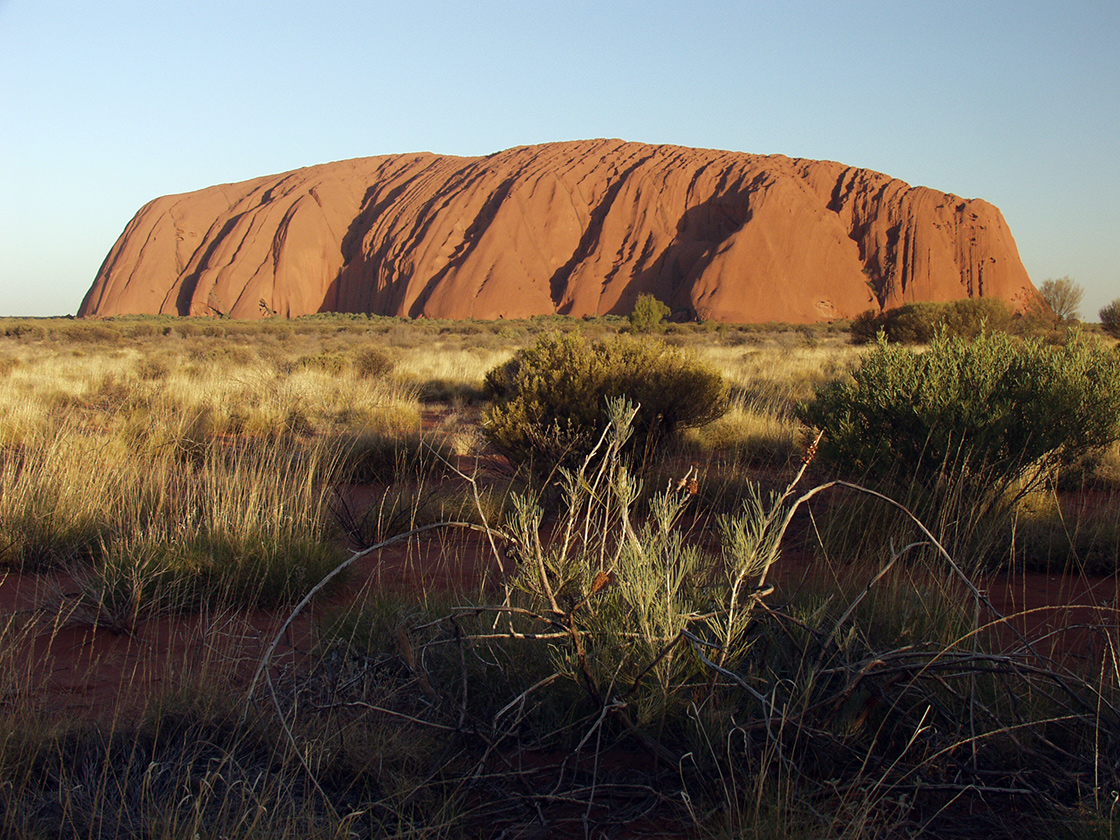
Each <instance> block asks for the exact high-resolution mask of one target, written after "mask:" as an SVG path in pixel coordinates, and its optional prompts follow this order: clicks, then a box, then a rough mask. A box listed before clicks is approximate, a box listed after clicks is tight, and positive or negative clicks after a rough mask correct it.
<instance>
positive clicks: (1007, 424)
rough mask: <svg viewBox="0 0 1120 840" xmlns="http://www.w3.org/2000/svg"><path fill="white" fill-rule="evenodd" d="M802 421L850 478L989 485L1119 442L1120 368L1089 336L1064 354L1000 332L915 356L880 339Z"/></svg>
mask: <svg viewBox="0 0 1120 840" xmlns="http://www.w3.org/2000/svg"><path fill="white" fill-rule="evenodd" d="M800 415H801V418H802V419H803V420H804V421H805V422H807V423H809V424H811V425H813V426H816V427H817V428H820V429H823V430H824V433H825V434H824V440H823V442H822V444H821V454H822V456H823V457H824V458H826V459H827V460H829V461H831V462H832V463H833V464H834V465H835V466H836V467H837V469H839V470H840V471H841V472H843V473H846V474H849V475H853V474H854V475H861V474H884V473H887V472H894V471H898V472H900V473H902V474H904V475H908V476H912V477H914V478H915V479H920V478H921V477H922V476H926V477H934V476H938V475H943V474H944V472H945V471H946V470H947V469H948V470H952V471H953V473H954V474H956V475H959V476H962V477H968V476H972V477H974V478H975V479H976V480H977V481H982V482H985V483H987V484H993V483H999V482H1004V483H1008V482H1011V481H1016V480H1018V479H1020V478H1023V477H1024V476H1026V475H1027V474H1028V473H1029V472H1031V471H1032V469H1035V468H1045V467H1048V466H1052V465H1057V464H1061V463H1068V462H1070V461H1072V460H1073V459H1075V458H1078V457H1080V456H1082V455H1084V454H1085V453H1087V452H1090V451H1092V450H1094V449H1098V448H1100V447H1104V446H1108V445H1109V444H1110V443H1111V442H1112V441H1114V440H1116V438H1117V437H1118V436H1120V358H1117V356H1116V354H1114V353H1110V352H1108V351H1107V350H1105V349H1104V348H1103V347H1102V346H1101V345H1100V344H1099V343H1095V342H1091V341H1089V340H1088V339H1086V338H1085V337H1083V336H1081V335H1080V334H1073V335H1071V337H1070V339H1069V341H1068V342H1067V343H1066V344H1065V345H1064V346H1061V347H1050V346H1047V345H1044V344H1043V343H1041V342H1039V341H1028V342H1020V341H1017V340H1015V339H1012V338H1010V337H1009V336H1007V335H1005V334H1002V333H983V334H981V335H980V336H979V337H978V338H976V339H975V340H974V341H966V340H964V339H961V338H958V337H951V336H948V335H946V334H944V333H942V334H940V335H938V336H937V337H935V338H934V340H933V342H932V343H931V345H930V347H929V350H928V351H926V352H916V351H914V350H910V349H907V348H903V347H899V346H897V345H893V344H889V343H887V341H886V340H885V339H880V341H879V346H878V348H877V349H876V350H875V351H874V352H873V353H871V354H870V355H869V356H867V357H866V358H865V359H864V361H863V363H862V364H861V365H860V367H859V368H857V369H856V370H855V371H854V373H853V375H852V378H851V379H850V380H847V381H834V382H831V383H829V384H827V385H825V386H823V387H821V388H819V389H818V390H817V392H816V395H815V397H814V398H813V400H812V401H811V402H809V403H808V404H807V405H804V406H802V408H801V410H800Z"/></svg>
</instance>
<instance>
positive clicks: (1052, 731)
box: [0, 302, 1120, 838]
mask: <svg viewBox="0 0 1120 840" xmlns="http://www.w3.org/2000/svg"><path fill="white" fill-rule="evenodd" d="M654 303H655V302H654ZM647 308H648V309H649V311H648V312H644V313H642V317H640V318H636V319H630V320H627V319H621V318H603V319H595V320H573V319H565V318H540V319H533V320H531V321H523V322H510V323H505V322H478V323H476V322H435V321H417V322H404V321H400V320H398V319H391V318H383V319H379V318H365V317H348V316H323V317H311V318H303V319H298V320H295V321H288V322H281V321H264V322H253V323H248V322H232V321H222V320H193V319H191V320H185V319H174V318H129V319H114V320H108V321H99V322H82V321H69V320H9V321H0V384H2V387H0V565H2V567H3V570H2V571H0V577H3V580H2V582H0V591H2V590H3V587H4V586H11V585H13V584H14V583H15V582H16V580H17V579H19V580H20V581H23V582H26V581H28V580H36V581H42V582H43V584H42V586H41V587H40V588H39V590H38V591H39V592H40V597H39V599H38V603H37V605H36V609H35V610H33V611H27V610H20V609H15V608H12V609H10V610H9V611H8V612H7V613H6V614H3V615H0V636H2V640H0V689H2V690H3V701H4V706H3V711H2V712H0V714H2V715H3V718H4V724H5V725H4V726H3V727H0V768H2V770H3V776H2V778H3V780H4V783H3V785H2V786H0V825H2V829H0V833H2V834H3V836H10V837H26V838H33V837H57V836H65V837H81V838H86V837H90V838H92V837H97V838H110V837H153V838H172V837H174V838H179V837H183V838H194V837H215V838H217V837H291V838H296V837H300V838H302V837H324V838H325V837H332V838H335V837H401V838H403V837H449V838H451V837H507V838H512V837H530V836H534V837H568V836H570V837H577V836H578V837H596V838H598V837H636V836H693V837H701V838H721V837H727V838H731V837H750V838H779V837H782V838H784V837H805V838H818V837H843V838H857V837H858V838H873V837H874V838H897V837H920V836H933V837H955V836H989V837H1001V836H1022V835H1024V834H1026V835H1029V836H1053V837H1086V838H1088V837H1114V836H1117V835H1118V834H1120V822H1118V821H1117V817H1118V815H1117V814H1116V812H1115V805H1116V802H1117V791H1118V790H1120V771H1118V770H1117V768H1118V767H1120V660H1118V658H1117V656H1116V650H1117V645H1118V644H1120V636H1118V630H1117V625H1118V621H1117V619H1118V617H1120V614H1118V613H1117V609H1118V607H1117V604H1116V602H1115V600H1112V601H1111V602H1110V603H1106V604H1103V605H1102V604H1101V603H1099V601H1095V602H1094V603H1092V604H1089V605H1086V607H1087V608H1089V607H1091V609H1089V610H1088V611H1086V610H1081V611H1078V610H1076V609H1075V606H1076V605H1056V606H1055V607H1054V608H1053V609H1049V608H1047V609H1041V610H1037V611H1034V612H1031V611H1027V612H1025V613H1024V614H1019V612H1020V611H1019V609H1018V608H1017V607H1014V606H1009V605H1008V604H1009V603H1011V602H1008V601H1006V600H1005V601H1000V600H999V599H998V597H997V595H998V592H999V591H1001V588H1002V590H1005V591H1010V590H1014V588H1015V587H1024V586H1027V585H1028V584H1027V583H1026V581H1028V580H1029V579H1030V578H1029V577H1024V575H1028V576H1029V575H1031V574H1035V573H1038V572H1047V573H1050V574H1062V575H1066V576H1069V577H1070V578H1071V579H1076V578H1080V579H1083V580H1088V579H1089V577H1090V576H1106V577H1107V578H1110V579H1111V580H1112V581H1113V583H1115V580H1116V577H1117V574H1118V566H1120V448H1118V444H1117V442H1116V439H1117V437H1118V436H1120V353H1118V351H1117V347H1116V345H1115V342H1114V341H1112V340H1111V339H1108V338H1102V337H1099V336H1094V335H1091V334H1082V333H1077V332H1066V331H1062V332H1061V333H1059V332H1057V331H1055V330H1054V329H1052V328H1051V325H1049V324H1047V325H1046V326H1045V329H1044V330H1043V334H1042V337H1041V338H1038V337H1035V338H1032V337H1030V336H1029V335H1024V334H1023V332H1024V330H1023V329H1022V324H1020V323H1018V322H1014V321H1013V320H1011V319H1010V318H1008V320H1006V321H1004V320H1001V316H1000V314H999V313H998V312H995V313H994V312H989V311H987V310H984V311H983V312H981V311H980V308H979V307H974V308H973V309H975V310H976V311H973V309H969V307H967V306H964V307H960V306H958V307H952V306H950V307H941V308H939V309H938V308H933V309H930V308H927V309H924V310H922V311H920V312H905V313H901V314H900V313H897V312H896V313H888V314H887V316H884V317H881V318H873V317H871V316H868V317H866V318H863V319H859V320H857V322H856V324H854V325H853V330H852V332H851V333H849V332H848V331H847V330H846V329H844V328H843V327H841V326H831V327H829V326H815V327H796V328H795V327H785V328H783V327H780V326H771V327H767V328H758V327H736V326H731V325H709V324H703V325H681V324H667V325H665V324H661V323H660V321H661V317H663V316H662V313H661V312H660V311H659V310H657V309H656V308H655V307H653V306H652V305H650V306H648V307H647ZM931 322H932V326H931V328H930V330H929V331H928V332H924V330H926V326H928V325H930V323H931ZM900 324H901V326H899V325H900ZM880 330H881V331H882V335H881V336H880V337H879V338H878V339H877V340H876V334H877V333H879V332H880ZM869 331H870V332H869ZM907 331H908V332H907ZM1005 331H1006V332H1005ZM650 332H658V333H659V334H658V335H657V336H651V335H648V333H650ZM1008 332H1010V333H1014V334H1012V335H1009V334H1007V333H1008ZM886 336H889V337H891V339H892V341H891V342H888V341H887V340H886ZM861 341H863V342H864V343H862V344H861V343H859V342H861ZM901 341H913V342H920V344H918V345H915V346H905V347H904V346H899V344H898V343H896V342H901ZM390 552H392V553H393V555H392V556H393V558H394V561H393V562H394V564H395V565H393V566H392V568H390V567H389V565H388V561H386V560H385V558H387V557H388V556H389V554H390ZM430 567H438V570H443V571H447V572H448V573H449V574H448V575H447V579H449V580H456V581H465V583H457V584H454V585H451V584H444V585H442V586H431V587H425V588H417V587H415V586H411V584H410V582H411V581H414V580H419V579H421V578H422V577H423V574H422V573H423V572H425V571H432V569H431V568H430ZM456 568H460V569H461V568H466V569H468V570H469V571H470V573H469V574H462V575H459V576H458V577H456V576H455V575H453V574H450V572H451V571H452V570H454V569H456ZM413 573H415V576H413ZM56 581H62V582H63V583H62V584H57V583H54V582H56ZM1108 591H1109V592H1110V593H1111V595H1110V597H1111V598H1112V599H1115V597H1116V590H1115V588H1114V587H1113V588H1112V589H1110V590H1108ZM257 614H262V615H267V616H269V617H271V619H272V622H271V623H270V624H269V625H268V631H267V636H266V638H265V639H264V642H266V644H265V645H264V647H263V653H259V654H258V655H257V656H256V658H255V659H254V660H253V661H252V662H250V663H249V665H250V666H251V667H248V668H244V667H242V668H240V669H237V668H223V667H222V664H221V663H223V662H226V661H232V660H234V659H236V656H235V654H236V651H233V650H228V649H225V648H223V645H232V644H234V642H233V641H231V640H230V639H226V640H224V641H223V639H222V637H221V635H220V634H218V635H217V636H215V637H214V639H213V640H211V641H210V643H209V644H208V647H207V649H208V650H209V654H208V655H207V656H200V657H198V658H196V659H192V660H191V661H190V662H188V663H185V665H184V667H183V668H182V669H181V672H180V677H179V679H178V680H177V681H175V682H172V683H170V684H166V685H164V687H163V691H162V693H160V694H158V695H154V696H151V697H149V698H147V703H146V704H144V705H143V707H142V708H141V710H140V711H122V710H120V709H115V708H108V709H102V710H94V713H91V714H89V715H85V716H81V717H79V718H77V719H70V718H67V717H65V716H62V715H60V714H58V713H57V712H56V711H55V710H53V709H52V708H51V703H50V701H49V700H44V699H43V698H42V697H41V696H39V695H38V694H37V688H38V687H39V686H40V684H41V682H42V678H41V674H40V672H48V671H50V670H51V668H52V666H51V662H50V656H56V655H61V654H59V653H58V652H57V651H55V650H54V649H53V648H51V652H50V653H49V654H48V656H47V658H46V659H44V660H35V659H32V660H31V664H28V658H27V656H26V651H27V650H29V649H31V650H42V649H43V648H42V643H43V641H44V640H46V641H48V642H49V641H50V640H51V639H52V638H56V637H58V635H59V634H61V633H63V632H65V631H67V630H68V629H72V628H75V627H77V628H86V629H89V630H91V632H92V635H93V637H94V641H93V642H90V644H93V643H94V642H95V641H96V637H98V636H99V635H100V636H106V635H107V636H111V637H117V636H129V635H130V634H131V635H134V636H136V637H137V638H142V637H143V636H144V634H145V633H147V632H150V631H149V629H148V628H150V627H151V626H153V623H154V622H157V621H177V620H183V621H187V620H195V621H201V622H203V623H205V624H206V625H207V626H216V625H219V624H221V622H223V621H226V620H231V619H229V617H230V616H233V615H257ZM1075 615H1076V616H1077V618H1076V619H1075V618H1074V616H1075ZM1053 616H1057V618H1056V620H1055V621H1052V622H1050V623H1049V624H1044V623H1039V622H1038V621H1036V620H1035V619H1038V618H1051V617H1053ZM1063 616H1065V618H1063ZM297 620H299V621H304V622H308V624H307V626H308V627H309V628H310V629H309V631H308V633H307V634H306V639H305V640H301V641H299V642H298V643H293V644H295V646H296V647H297V655H296V656H295V657H294V658H293V657H289V658H288V659H286V660H285V661H284V662H283V663H280V662H279V657H278V655H277V654H276V648H277V644H278V643H279V642H280V640H281V639H282V638H289V637H290V636H291V634H292V632H293V627H294V626H295V624H294V623H295V622H296V621H297ZM1040 628H1041V629H1040ZM274 633H275V636H273V634H274ZM301 639H303V637H301ZM269 643H270V644H269ZM36 645H38V646H39V647H36ZM1012 812H1013V813H1015V815H1016V816H1015V819H1014V820H1013V821H1009V820H1008V819H1007V815H1008V814H1009V813H1012ZM1008 826H1010V827H1008Z"/></svg>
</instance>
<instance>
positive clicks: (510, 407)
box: [483, 332, 727, 472]
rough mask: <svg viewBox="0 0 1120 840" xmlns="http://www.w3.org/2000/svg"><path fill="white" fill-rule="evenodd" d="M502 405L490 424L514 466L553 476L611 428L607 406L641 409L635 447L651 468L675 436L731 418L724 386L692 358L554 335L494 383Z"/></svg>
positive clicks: (638, 344)
mask: <svg viewBox="0 0 1120 840" xmlns="http://www.w3.org/2000/svg"><path fill="white" fill-rule="evenodd" d="M486 387H487V390H488V392H489V393H490V394H491V395H492V396H493V397H494V400H495V404H494V407H493V408H492V409H491V410H490V413H489V415H488V416H487V417H486V419H485V421H484V425H483V429H484V432H485V434H486V436H487V438H488V439H489V440H490V442H491V443H493V444H494V445H495V446H496V447H497V448H498V449H499V450H500V451H501V452H502V453H503V454H505V455H507V456H508V457H509V458H510V460H511V461H513V462H515V463H518V464H521V463H531V464H533V465H534V467H536V468H537V469H539V470H541V471H543V472H547V471H549V470H551V469H552V468H554V467H555V466H557V465H560V466H566V467H569V468H570V467H574V466H576V465H578V464H579V463H580V462H582V461H583V459H584V458H585V457H586V456H587V454H588V452H590V451H591V449H592V448H593V447H594V446H595V442H596V441H597V440H598V439H599V436H600V435H601V433H602V431H603V429H605V428H606V427H607V415H606V412H605V402H606V400H608V399H611V398H618V397H625V398H626V399H628V400H630V401H632V402H633V403H634V405H635V406H637V415H636V417H635V419H634V436H633V441H632V443H631V444H629V445H630V446H631V447H632V448H633V449H635V450H637V451H638V452H639V453H640V456H641V457H643V458H646V459H648V458H649V457H650V456H651V455H652V454H653V453H654V452H656V451H657V450H658V449H659V448H660V447H661V446H662V445H663V444H664V443H665V442H666V441H667V440H668V439H669V438H670V437H671V436H672V435H673V434H674V433H675V432H677V431H678V430H680V429H686V428H691V427H695V426H702V425H704V424H705V423H709V422H711V421H712V420H715V419H716V418H717V417H720V416H721V415H722V414H723V413H724V412H725V411H726V410H727V385H726V383H725V382H724V380H723V377H722V376H721V375H720V374H719V373H718V372H717V371H716V370H715V369H714V368H711V367H709V366H708V365H706V364H704V363H702V362H700V361H699V360H697V359H695V358H694V357H692V356H691V355H689V354H687V353H685V352H683V351H681V350H678V349H676V348H673V347H670V346H669V345H667V344H664V343H663V342H660V341H656V340H653V339H649V338H645V339H636V338H630V337H626V336H613V337H610V338H607V339H603V340H602V341H596V342H590V343H589V342H588V341H587V339H585V338H584V337H583V336H582V335H581V334H580V333H578V332H571V333H568V334H565V335H562V334H559V333H546V334H543V335H541V336H540V337H538V339H537V342H536V344H534V345H533V346H532V347H530V348H527V349H525V350H522V351H520V352H518V353H517V355H515V356H514V358H513V359H512V360H511V361H510V362H508V363H507V364H505V365H502V366H501V367H497V368H495V369H493V370H492V371H490V373H488V374H487V375H486Z"/></svg>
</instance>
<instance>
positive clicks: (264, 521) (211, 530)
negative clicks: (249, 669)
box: [75, 439, 340, 628]
mask: <svg viewBox="0 0 1120 840" xmlns="http://www.w3.org/2000/svg"><path fill="white" fill-rule="evenodd" d="M164 457H165V459H167V460H165V461H164V462H162V463H161V462H158V461H157V462H156V464H157V465H158V466H159V467H160V469H159V470H157V471H155V472H153V473H148V474H147V475H148V476H150V477H151V479H153V480H154V481H155V482H156V484H155V485H154V486H153V485H149V484H146V483H145V480H146V479H145V478H144V477H143V476H139V477H138V478H137V482H138V483H137V484H135V485H134V486H132V487H129V488H127V489H128V490H129V491H130V492H132V493H135V494H136V496H137V498H138V499H140V500H142V501H143V502H144V504H142V505H141V506H140V507H138V508H137V509H136V510H135V511H134V512H133V516H132V518H130V519H126V520H123V521H121V522H119V523H117V524H116V527H115V528H114V529H113V533H112V534H111V535H110V536H108V537H106V538H105V539H104V540H103V542H102V543H101V545H100V546H99V551H98V555H99V557H98V560H97V561H96V562H95V563H94V564H93V565H92V566H90V567H88V568H85V569H78V570H76V571H77V576H78V578H79V582H80V584H81V589H82V592H81V596H80V598H79V601H78V603H77V605H76V607H75V609H76V612H75V616H81V615H83V614H84V613H86V612H91V615H90V618H91V620H93V621H95V622H97V623H101V624H106V625H108V626H112V627H116V628H126V627H128V626H130V624H131V622H133V621H134V620H136V619H137V618H139V617H142V616H146V615H152V614H158V613H166V612H182V611H190V610H193V609H197V608H199V607H201V606H202V605H204V604H208V605H217V604H228V605H235V606H258V605H259V606H271V605H276V604H284V603H291V602H293V601H295V600H298V599H299V598H300V597H302V596H303V594H304V593H305V592H306V591H307V590H308V589H310V588H311V587H312V586H314V585H315V584H316V583H317V582H318V581H319V580H320V579H321V578H322V577H323V575H325V574H326V573H327V572H328V571H330V569H332V568H333V567H334V566H335V565H337V563H338V560H339V557H340V554H339V551H338V549H337V548H335V547H334V545H333V544H332V541H331V532H330V517H329V514H328V509H327V501H328V495H329V492H330V489H329V481H330V479H331V477H332V476H333V474H334V471H335V460H336V457H337V454H336V452H335V451H334V450H333V449H332V448H331V447H330V446H329V445H323V444H320V445H307V446H298V445H295V444H293V443H292V442H291V441H282V440H271V441H269V440H254V439H245V440H241V441H237V442H235V443H220V442H216V441H211V442H209V443H208V444H207V445H206V447H205V449H204V451H203V453H202V455H201V457H200V460H199V461H198V462H192V461H187V462H185V463H184V462H182V461H181V460H178V459H176V458H175V457H174V452H173V451H171V452H169V453H168V454H166V455H165V456H164ZM167 461H170V463H168V462H167Z"/></svg>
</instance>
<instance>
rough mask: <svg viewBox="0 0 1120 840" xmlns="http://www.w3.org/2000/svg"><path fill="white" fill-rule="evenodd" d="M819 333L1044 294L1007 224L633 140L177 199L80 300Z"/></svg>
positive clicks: (135, 227)
mask: <svg viewBox="0 0 1120 840" xmlns="http://www.w3.org/2000/svg"><path fill="white" fill-rule="evenodd" d="M641 293H651V294H653V295H655V296H657V297H658V298H659V299H661V300H662V301H664V302H666V303H668V304H669V306H670V307H671V308H672V309H673V310H674V313H675V314H676V315H677V316H678V317H686V318H694V317H696V318H702V319H715V320H720V321H732V322H762V321H786V322H793V323H806V322H812V321H820V320H828V319H832V318H844V317H850V316H853V315H856V314H858V313H859V312H862V311H864V310H866V309H869V308H879V307H883V308H889V307H892V306H897V305H899V304H902V303H905V302H909V301H917V300H935V301H943V300H953V299H957V298H963V297H980V296H983V297H999V298H1003V299H1004V300H1007V301H1010V302H1012V303H1014V304H1018V305H1022V304H1024V303H1025V302H1026V301H1027V300H1028V299H1029V298H1030V297H1031V296H1032V295H1033V294H1034V289H1033V286H1032V285H1031V282H1030V279H1029V278H1028V277H1027V273H1026V271H1025V270H1024V268H1023V264H1022V262H1021V261H1020V259H1019V255H1018V252H1017V250H1016V248H1015V242H1014V240H1013V239H1012V237H1011V232H1010V231H1009V230H1008V227H1007V224H1006V223H1005V222H1004V220H1003V216H1002V215H1001V214H1000V212H999V210H997V209H996V208H995V207H993V206H992V205H990V204H988V203H986V202H984V201H981V200H979V199H972V200H966V199H962V198H958V197H957V196H953V195H948V194H946V193H941V192H937V191H935V190H931V189H927V188H925V187H910V186H908V185H907V184H904V183H902V182H901V181H898V180H895V179H893V178H890V177H888V176H886V175H881V174H879V173H876V172H870V171H868V170H864V169H855V168H852V167H849V166H844V165H843V164H840V163H833V162H829V161H811V160H793V159H790V158H786V157H782V156H762V155H750V154H744V153H738V152H721V151H712V150H704V149H686V148H680V147H674V146H649V145H643V144H639V143H625V142H622V141H619V140H589V141H580V142H566V143H548V144H545V145H541V146H531V147H523V148H516V149H510V150H508V151H504V152H498V153H496V154H493V155H489V156H487V157H482V158H462V157H449V156H442V155H434V154H410V155H391V156H385V157H373V158H362V159H358V160H349V161H341V162H337V163H328V164H323V165H321V166H312V167H308V168H306V169H298V170H295V171H293V172H288V173H285V174H282V175H274V176H270V177H265V178H257V179H255V180H252V181H245V182H243V183H239V184H226V185H222V186H216V187H210V188H208V189H204V190H199V191H197V192H192V193H187V194H184V195H176V196H166V197H164V198H158V199H156V200H155V201H152V202H151V203H149V204H148V205H146V206H145V207H143V208H142V209H141V210H140V212H139V213H137V214H136V216H135V218H133V220H132V221H131V222H130V223H129V225H128V227H127V228H126V229H125V231H124V233H123V234H122V235H121V237H120V238H119V239H118V240H117V242H116V244H115V245H114V246H113V249H112V250H111V251H110V252H109V256H108V257H107V258H106V259H105V263H104V264H103V265H102V267H101V270H100V271H99V272H98V274H97V278H96V279H95V281H94V283H93V286H92V287H91V288H90V290H89V292H88V293H87V294H86V297H85V300H84V301H83V302H82V306H81V310H80V313H79V314H81V315H85V316H107V315H118V314H129V313H170V314H178V315H207V314H211V315H213V314H220V315H228V316H232V317H237V318H255V317H262V316H268V315H270V314H275V315H280V316H296V315H304V314H308V313H312V312H330V311H339V312H369V313H376V314H381V315H404V316H410V317H414V318H419V317H430V318H524V317H529V316H533V315H541V314H552V313H561V314H570V315H594V314H609V313H614V314H625V313H627V312H629V311H630V309H631V307H632V306H633V303H634V300H635V299H636V298H637V296H638V295H639V294H641Z"/></svg>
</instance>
